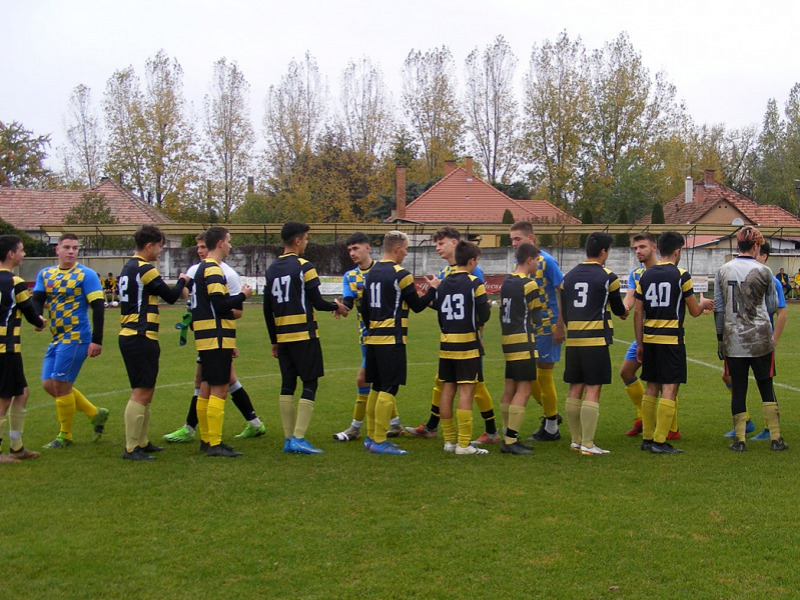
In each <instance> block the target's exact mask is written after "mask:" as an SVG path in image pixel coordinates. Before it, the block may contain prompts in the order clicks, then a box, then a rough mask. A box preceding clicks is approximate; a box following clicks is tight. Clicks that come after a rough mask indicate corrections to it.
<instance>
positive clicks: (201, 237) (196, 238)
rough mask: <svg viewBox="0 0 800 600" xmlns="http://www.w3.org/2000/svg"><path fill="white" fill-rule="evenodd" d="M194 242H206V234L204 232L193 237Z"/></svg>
mask: <svg viewBox="0 0 800 600" xmlns="http://www.w3.org/2000/svg"><path fill="white" fill-rule="evenodd" d="M194 241H195V242H203V243H205V241H206V232H205V231H204V232H203V233H198V234H197V235H196V236H194Z"/></svg>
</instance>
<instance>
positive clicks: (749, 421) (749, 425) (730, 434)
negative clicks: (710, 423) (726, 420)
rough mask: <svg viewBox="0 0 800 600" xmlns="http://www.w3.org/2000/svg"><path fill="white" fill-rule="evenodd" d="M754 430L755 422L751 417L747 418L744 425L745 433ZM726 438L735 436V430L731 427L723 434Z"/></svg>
mask: <svg viewBox="0 0 800 600" xmlns="http://www.w3.org/2000/svg"><path fill="white" fill-rule="evenodd" d="M755 430H756V424H755V423H753V420H752V419H747V424H746V425H745V426H744V432H745V433H753V432H754V431H755ZM724 437H726V438H735V437H736V430H735V429H731V430H730V431H729V432H728V433H726V434H725V436H724Z"/></svg>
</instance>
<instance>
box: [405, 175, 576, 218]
mask: <svg viewBox="0 0 800 600" xmlns="http://www.w3.org/2000/svg"><path fill="white" fill-rule="evenodd" d="M506 209H509V210H510V211H511V214H512V215H514V220H515V221H533V222H535V223H569V224H580V220H579V219H576V218H575V217H573V216H572V215H570V214H568V213H566V212H564V211H563V210H561V209H560V208H557V207H555V206H553V205H552V204H550V203H549V202H547V201H546V200H515V199H513V198H509V197H508V196H506V195H505V194H504V193H503V192H501V191H500V190H498V189H496V188H493V187H492V186H491V185H489V184H488V183H486V182H485V181H483V180H481V179H479V178H478V177H475V176H474V175H473V176H471V177H468V176H467V171H466V170H465V169H464V168H463V167H458V168H456V169H454V170H453V171H452V172H451V173H449V174H448V175H446V176H445V177H444V178H443V179H441V180H439V181H438V182H437V183H436V184H435V185H434V186H432V187H431V188H429V189H428V190H426V191H425V192H424V193H423V194H422V195H420V196H419V198H417V199H416V200H414V201H413V202H411V203H410V204H408V205H407V206H406V209H405V215H404V216H403V217H402V219H401V220H407V221H414V222H417V223H502V222H503V213H504V212H505V210H506Z"/></svg>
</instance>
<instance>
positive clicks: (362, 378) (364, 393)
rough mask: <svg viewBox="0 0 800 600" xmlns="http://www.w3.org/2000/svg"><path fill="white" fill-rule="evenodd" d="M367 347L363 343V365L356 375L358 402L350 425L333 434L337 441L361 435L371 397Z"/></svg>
mask: <svg viewBox="0 0 800 600" xmlns="http://www.w3.org/2000/svg"><path fill="white" fill-rule="evenodd" d="M366 361H367V348H366V346H364V344H361V367H359V369H358V374H357V375H356V402H355V406H354V407H353V419H352V421H350V426H349V427H348V428H347V429H345V430H344V431H340V432H339V433H334V434H333V439H335V440H336V441H337V442H349V441H351V440H357V439H359V438H360V437H361V425H362V423H363V422H364V418H365V416H366V414H367V399H368V398H369V390H370V388H369V384H368V383H367V380H366V369H365V365H366Z"/></svg>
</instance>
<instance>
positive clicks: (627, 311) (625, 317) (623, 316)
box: [620, 306, 631, 321]
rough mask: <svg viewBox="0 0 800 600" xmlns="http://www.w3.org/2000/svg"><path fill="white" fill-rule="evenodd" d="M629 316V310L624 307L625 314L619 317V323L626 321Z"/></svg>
mask: <svg viewBox="0 0 800 600" xmlns="http://www.w3.org/2000/svg"><path fill="white" fill-rule="evenodd" d="M629 314H631V309H630V308H628V307H627V306H626V307H625V314H624V315H622V316H621V317H620V321H624V320H625V319H627V318H628V315H629Z"/></svg>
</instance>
